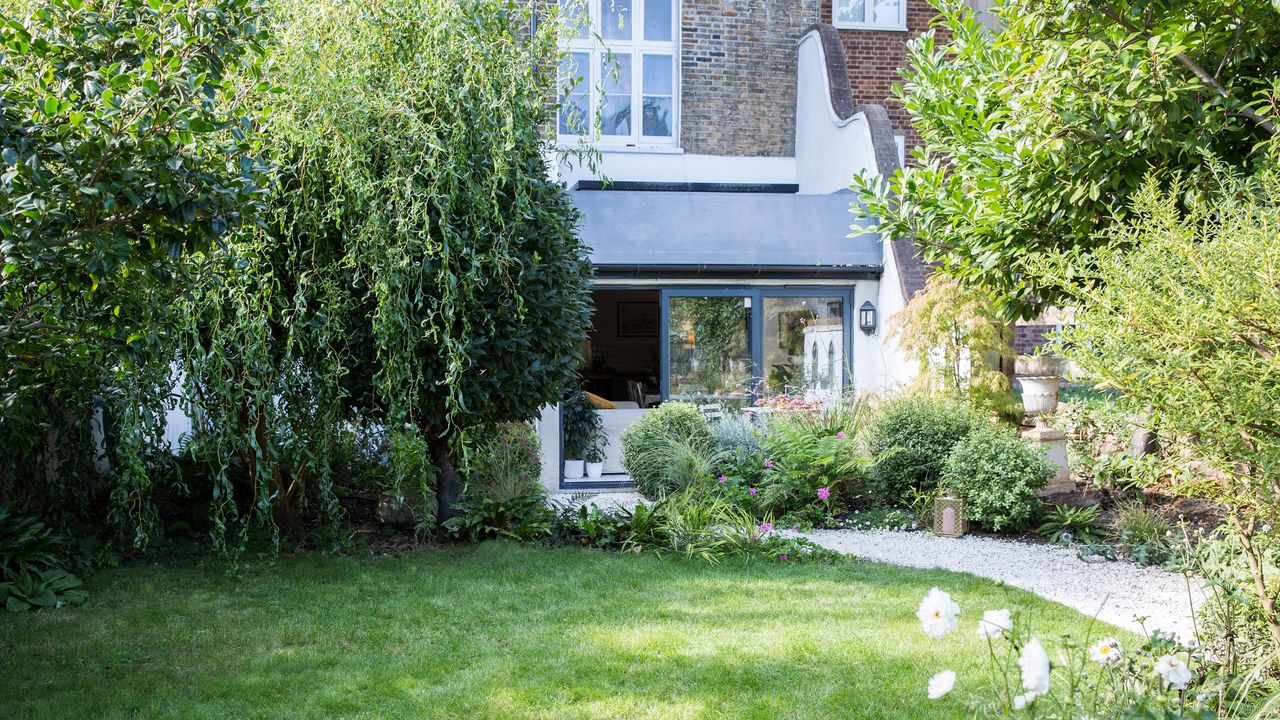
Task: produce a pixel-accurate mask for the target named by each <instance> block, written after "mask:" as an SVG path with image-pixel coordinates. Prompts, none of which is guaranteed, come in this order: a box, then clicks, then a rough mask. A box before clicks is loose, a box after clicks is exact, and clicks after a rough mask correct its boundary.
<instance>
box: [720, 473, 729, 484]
mask: <svg viewBox="0 0 1280 720" xmlns="http://www.w3.org/2000/svg"><path fill="white" fill-rule="evenodd" d="M728 481H729V478H727V477H725V476H723V475H721V476H720V482H721V483H725V482H728Z"/></svg>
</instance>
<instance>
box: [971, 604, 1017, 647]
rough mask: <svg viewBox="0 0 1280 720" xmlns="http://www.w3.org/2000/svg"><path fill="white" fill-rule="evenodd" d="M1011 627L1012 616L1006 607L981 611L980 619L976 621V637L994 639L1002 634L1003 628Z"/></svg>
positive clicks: (1009, 628)
mask: <svg viewBox="0 0 1280 720" xmlns="http://www.w3.org/2000/svg"><path fill="white" fill-rule="evenodd" d="M1011 629H1013V617H1012V616H1011V615H1010V614H1009V609H1008V608H1003V609H1001V610H988V611H986V612H984V613H982V619H981V620H979V621H978V637H980V638H983V639H984V640H994V639H996V638H998V637H1000V636H1001V635H1003V634H1004V631H1005V630H1011Z"/></svg>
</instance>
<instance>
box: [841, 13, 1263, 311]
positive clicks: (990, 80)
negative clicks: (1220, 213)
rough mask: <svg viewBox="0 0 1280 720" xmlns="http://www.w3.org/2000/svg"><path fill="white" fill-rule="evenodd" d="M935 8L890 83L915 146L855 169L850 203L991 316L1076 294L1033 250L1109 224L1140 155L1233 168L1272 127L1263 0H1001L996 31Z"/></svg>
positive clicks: (1198, 191)
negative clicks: (871, 168)
mask: <svg viewBox="0 0 1280 720" xmlns="http://www.w3.org/2000/svg"><path fill="white" fill-rule="evenodd" d="M938 7H939V9H940V10H941V17H940V19H939V21H938V23H939V25H940V26H941V27H942V28H943V29H944V30H945V31H946V32H945V34H944V33H942V32H939V33H938V34H936V35H935V34H934V33H924V34H921V35H919V36H918V37H917V38H916V39H914V40H912V41H910V42H909V45H908V48H909V49H908V57H907V65H908V67H907V69H906V71H905V72H904V82H903V83H902V85H901V86H899V87H897V88H895V91H894V93H895V96H896V97H897V98H898V99H900V101H901V102H902V104H903V107H904V108H905V109H906V111H907V112H908V113H909V114H910V115H911V119H912V125H913V127H915V129H916V130H917V131H918V132H919V133H920V136H921V139H922V140H923V146H922V147H921V148H918V149H916V150H915V151H913V155H914V156H915V160H916V162H915V163H914V164H913V165H911V166H909V167H908V168H906V169H905V170H902V171H899V172H896V173H895V174H894V176H893V177H892V178H890V179H889V180H888V181H887V182H886V181H884V180H883V179H881V178H878V177H872V176H868V177H865V178H863V179H860V180H859V181H857V182H856V183H855V189H856V190H859V191H860V192H861V196H862V197H861V199H862V200H863V201H864V202H865V208H864V207H863V206H862V204H861V203H855V204H854V210H855V212H858V213H860V214H862V215H863V216H864V217H867V218H872V219H875V220H874V221H875V222H878V226H877V227H876V228H875V230H877V231H879V232H881V233H883V234H887V235H890V236H894V237H912V238H915V239H916V240H917V241H918V242H919V247H921V248H922V250H923V253H924V257H925V259H926V260H928V261H931V262H939V263H941V264H942V265H943V267H944V269H945V270H946V272H947V273H948V274H950V275H952V276H953V277H955V278H957V279H958V280H960V281H961V282H963V283H964V284H965V285H967V286H969V287H975V288H982V289H984V290H986V291H987V292H988V293H989V294H991V295H992V296H993V299H994V301H995V302H996V304H997V307H998V308H999V309H1000V310H1001V313H1002V315H1004V316H1005V317H1006V318H1008V319H1012V318H1015V317H1028V318H1029V317H1032V316H1034V315H1035V314H1036V313H1037V311H1038V310H1039V309H1040V308H1041V307H1043V306H1045V305H1046V304H1064V303H1063V301H1064V300H1066V299H1070V298H1080V299H1082V298H1085V297H1086V296H1085V295H1080V294H1076V293H1073V292H1070V290H1071V289H1069V288H1062V287H1060V286H1057V285H1055V284H1053V283H1048V282H1044V281H1043V280H1042V278H1041V276H1040V274H1039V273H1038V272H1037V271H1036V270H1035V267H1036V264H1037V262H1038V260H1039V259H1041V258H1043V257H1046V256H1049V257H1052V256H1053V255H1055V254H1057V253H1058V252H1061V251H1064V250H1079V251H1081V252H1085V253H1087V252H1089V251H1091V250H1093V249H1095V248H1097V247H1106V246H1110V245H1111V244H1112V242H1113V241H1115V240H1117V239H1120V238H1116V237H1114V236H1106V235H1101V234H1098V233H1097V231H1098V230H1100V229H1103V228H1105V227H1106V226H1107V225H1108V223H1110V222H1111V219H1112V218H1113V217H1114V216H1115V215H1116V214H1117V213H1118V212H1120V213H1122V212H1123V208H1124V206H1125V205H1126V203H1127V201H1128V199H1129V198H1130V197H1131V196H1133V195H1135V194H1136V193H1137V192H1138V191H1139V189H1140V188H1141V187H1142V184H1143V179H1144V177H1145V176H1146V174H1147V173H1148V172H1149V171H1150V170H1152V169H1153V168H1155V169H1162V170H1187V171H1191V172H1195V173H1199V174H1200V175H1201V176H1203V175H1204V174H1205V173H1204V171H1205V168H1206V158H1209V157H1212V156H1217V157H1220V158H1223V159H1224V160H1226V161H1227V162H1230V163H1231V164H1232V165H1235V166H1237V167H1242V166H1246V165H1248V164H1251V163H1254V162H1256V161H1257V160H1259V158H1260V148H1261V147H1263V146H1264V145H1265V144H1266V143H1267V142H1268V141H1269V140H1270V139H1271V138H1272V137H1273V136H1274V135H1275V133H1276V128H1275V125H1274V120H1275V110H1274V108H1275V97H1276V90H1277V86H1276V80H1275V78H1276V77H1277V75H1280V13H1278V12H1276V11H1275V9H1274V8H1273V7H1272V6H1271V3H1267V2H1244V3H1220V2H1213V1H1209V0H1192V1H1189V2H1173V3H1150V2H1146V1H1145V0H1122V1H1120V2H1116V1H1114V0H1083V1H1081V0H1009V1H1008V2H1005V3H1003V5H1002V6H1000V11H999V22H998V23H997V25H998V27H999V30H998V31H996V32H992V31H990V30H988V29H986V28H985V27H983V26H982V25H981V24H980V23H979V22H978V21H977V19H976V17H975V16H974V14H973V12H972V10H970V9H969V8H968V7H967V4H965V3H960V2H946V3H939V4H938ZM940 37H945V38H948V39H947V40H946V41H945V42H941V41H940V40H939V38H940ZM1213 191H1214V189H1213V188H1211V187H1209V186H1208V185H1204V184H1202V183H1199V182H1191V183H1188V184H1187V185H1185V186H1183V187H1181V188H1179V195H1181V196H1182V198H1184V199H1190V198H1194V197H1203V196H1204V195H1205V194H1211V193H1212V192H1213ZM1175 204H1177V203H1176V202H1171V203H1170V206H1173V205H1175ZM1064 290H1067V292H1064ZM1072 304H1074V303H1072Z"/></svg>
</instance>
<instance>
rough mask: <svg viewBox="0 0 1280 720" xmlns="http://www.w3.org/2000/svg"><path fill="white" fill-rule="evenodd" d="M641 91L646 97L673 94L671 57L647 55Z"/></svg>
mask: <svg viewBox="0 0 1280 720" xmlns="http://www.w3.org/2000/svg"><path fill="white" fill-rule="evenodd" d="M641 89H642V90H643V91H644V94H645V95H670V94H671V56H670V55H645V56H644V78H643V80H642V81H641Z"/></svg>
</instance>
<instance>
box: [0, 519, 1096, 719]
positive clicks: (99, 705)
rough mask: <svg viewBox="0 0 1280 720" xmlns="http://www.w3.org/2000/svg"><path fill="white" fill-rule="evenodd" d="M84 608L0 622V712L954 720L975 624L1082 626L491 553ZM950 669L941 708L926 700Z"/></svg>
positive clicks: (555, 553) (799, 579)
mask: <svg viewBox="0 0 1280 720" xmlns="http://www.w3.org/2000/svg"><path fill="white" fill-rule="evenodd" d="M934 585H939V586H942V587H944V588H946V589H948V590H950V591H951V593H952V595H953V596H955V599H956V600H957V601H958V602H959V603H960V604H961V606H962V608H963V614H962V616H961V617H962V620H963V621H965V624H962V626H961V630H960V631H959V632H957V633H954V634H952V635H951V636H949V637H947V638H945V639H944V640H943V641H942V642H940V643H934V642H933V641H930V640H929V639H928V638H927V637H925V635H924V634H923V633H922V632H920V630H919V628H918V626H917V624H916V620H915V617H914V611H915V607H916V605H917V604H918V603H919V601H920V598H921V597H922V596H923V595H924V594H925V593H926V592H927V591H928V589H929V588H930V587H932V586H934ZM90 590H91V592H92V595H91V599H90V601H89V603H88V604H87V605H85V606H84V607H81V608H76V609H71V610H60V611H55V612H43V613H37V614H28V615H14V614H6V615H4V616H0V648H2V649H3V653H2V656H3V660H0V663H2V666H3V670H4V672H3V674H2V675H0V693H2V695H0V697H3V698H4V699H3V701H0V706H3V707H4V708H5V713H4V715H5V716H6V717H12V718H67V717H95V718H123V717H147V718H228V717H251V718H326V717H342V718H348V717H353V718H383V717H386V718H408V717H413V718H493V719H495V720H512V719H514V718H548V719H550V718H557V719H559V718H584V719H585V718H619V719H621V718H627V719H639V718H652V719H654V720H658V719H662V720H674V719H679V718H735V719H737V718H815V719H816V718H824V719H825V718H952V717H956V718H959V717H967V716H968V712H967V709H966V707H965V705H964V703H963V696H964V695H965V694H966V693H967V692H977V691H979V690H980V681H981V677H982V675H981V673H982V670H983V669H984V668H985V660H984V652H985V649H984V648H985V646H984V645H983V644H981V643H980V642H979V640H978V638H977V637H976V635H975V634H974V632H973V624H974V623H975V622H976V620H977V618H978V617H979V616H980V615H981V613H982V610H984V609H990V608H995V607H1006V606H1010V605H1011V604H1014V605H1018V606H1022V607H1025V608H1028V609H1029V610H1031V611H1032V612H1033V614H1034V617H1035V620H1034V622H1035V625H1036V628H1037V631H1038V634H1040V635H1041V636H1042V637H1043V638H1045V639H1046V641H1051V640H1052V639H1055V638H1057V637H1058V636H1060V635H1061V634H1062V633H1063V632H1065V631H1069V630H1070V631H1075V632H1084V631H1085V629H1086V628H1087V627H1088V625H1089V623H1090V621H1089V619H1088V618H1085V617H1083V616H1081V615H1079V614H1077V613H1075V612H1072V611H1070V610H1067V609H1065V608H1062V607H1060V606H1057V605H1053V604H1051V603H1048V602H1045V601H1042V600H1039V599H1037V598H1035V597H1034V596H1031V595H1029V594H1027V593H1023V592H1020V591H1016V590H1008V589H1005V588H1001V587H997V586H996V585H995V584H994V583H992V582H990V581H987V580H981V579H978V578H973V577H969V576H965V575H956V574H952V573H947V572H942V571H927V572H926V571H919V570H909V569H905V568H895V567H890V566H884V565H875V564H871V563H863V562H854V561H850V562H847V563H841V564H838V565H835V566H813V565H809V566H799V565H784V564H761V563H756V564H751V565H743V564H742V563H740V562H726V563H723V564H721V565H719V566H709V565H705V564H702V563H693V562H684V561H679V560H671V559H658V558H653V557H640V556H634V555H619V554H606V553H600V552H592V551H585V550H573V549H557V550H553V549H545V548H538V547H532V546H522V545H514V544H507V543H488V544H484V545H480V546H470V547H457V548H450V549H445V550H439V551H435V552H427V553H423V554H415V555H405V556H401V557H395V558H380V559H369V558H349V557H325V556H320V555H313V556H305V557H297V558H284V559H279V560H274V561H269V562H262V563H258V564H253V565H250V566H248V567H246V568H245V570H244V572H243V573H242V574H241V576H240V577H239V578H228V577H226V576H225V573H224V568H223V567H221V566H218V565H216V564H215V565H211V566H204V567H201V566H196V565H186V566H178V567H174V566H164V567H161V566H131V567H127V568H123V569H119V570H111V571H106V572H103V573H100V574H98V575H97V576H94V577H93V578H92V579H91V580H90ZM1101 631H1102V630H1101V629H1099V632H1101ZM1049 644H1052V643H1051V642H1050V643H1049ZM945 668H951V669H954V670H956V671H957V672H958V673H959V674H960V681H959V683H958V684H957V690H956V692H955V693H953V694H952V696H950V697H948V698H945V699H943V700H942V701H939V702H929V701H927V700H925V682H926V681H927V679H928V677H929V676H930V675H932V674H933V673H935V672H937V671H939V670H942V669H945Z"/></svg>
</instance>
